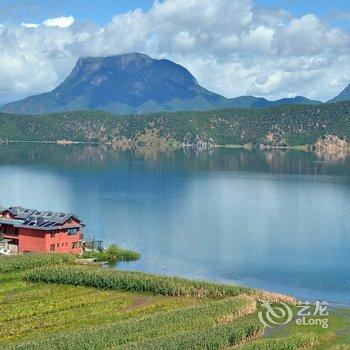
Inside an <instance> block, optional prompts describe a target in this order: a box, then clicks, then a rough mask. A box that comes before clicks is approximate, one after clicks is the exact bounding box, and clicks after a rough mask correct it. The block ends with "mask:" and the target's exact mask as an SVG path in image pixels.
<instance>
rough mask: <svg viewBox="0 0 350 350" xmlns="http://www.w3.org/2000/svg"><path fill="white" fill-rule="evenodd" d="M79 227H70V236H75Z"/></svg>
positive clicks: (68, 231)
mask: <svg viewBox="0 0 350 350" xmlns="http://www.w3.org/2000/svg"><path fill="white" fill-rule="evenodd" d="M78 231H79V228H77V227H75V228H69V229H68V230H67V233H68V236H74V235H76V234H77V233H78Z"/></svg>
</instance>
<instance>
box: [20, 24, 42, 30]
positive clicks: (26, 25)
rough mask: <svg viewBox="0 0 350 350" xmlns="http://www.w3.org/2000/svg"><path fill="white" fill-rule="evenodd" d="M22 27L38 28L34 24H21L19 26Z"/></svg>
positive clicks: (37, 25)
mask: <svg viewBox="0 0 350 350" xmlns="http://www.w3.org/2000/svg"><path fill="white" fill-rule="evenodd" d="M21 26H22V27H25V28H32V29H33V28H38V27H39V24H36V23H22V24H21Z"/></svg>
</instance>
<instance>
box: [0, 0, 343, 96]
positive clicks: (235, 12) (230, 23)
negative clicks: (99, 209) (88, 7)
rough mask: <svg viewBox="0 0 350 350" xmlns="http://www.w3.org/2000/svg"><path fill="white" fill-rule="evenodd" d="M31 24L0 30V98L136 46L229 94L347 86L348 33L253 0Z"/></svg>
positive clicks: (178, 0)
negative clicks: (97, 21)
mask: <svg viewBox="0 0 350 350" xmlns="http://www.w3.org/2000/svg"><path fill="white" fill-rule="evenodd" d="M73 24H74V25H73ZM28 25H29V28H30V29H31V30H28ZM31 25H32V24H31V23H24V24H23V26H9V25H6V24H5V25H3V26H0V102H6V101H9V100H13V99H18V98H21V97H24V96H26V95H30V94H34V93H39V92H44V91H48V90H50V89H52V88H53V87H55V86H56V85H57V84H58V83H60V82H61V81H62V80H63V79H64V78H65V77H66V76H67V75H68V74H69V72H70V71H71V69H72V67H73V66H74V63H75V62H76V60H77V59H78V58H79V57H81V56H88V55H92V56H102V55H103V56H105V55H113V54H120V53H124V52H133V51H138V52H144V53H146V54H149V55H150V56H152V57H155V58H168V59H171V60H174V61H176V62H177V63H179V64H182V65H184V66H185V67H186V68H188V69H189V70H190V71H191V72H192V73H193V74H194V75H195V77H196V78H197V80H198V81H199V83H201V84H202V85H203V86H204V87H206V88H208V89H211V90H213V91H215V92H218V93H221V94H223V95H225V96H227V97H234V96H239V95H244V94H254V95H260V96H264V97H267V98H280V97H284V96H293V95H306V96H307V97H310V98H317V99H323V100H325V99H328V98H331V97H333V96H334V95H336V94H337V93H339V92H340V90H341V89H343V88H344V87H345V86H346V85H347V84H348V83H349V82H350V33H349V32H348V31H346V30H343V29H339V28H333V27H330V26H329V25H328V24H327V23H325V22H323V21H322V20H321V19H320V18H318V17H317V16H315V15H314V14H306V15H304V16H301V17H293V16H292V15H291V14H290V13H288V12H286V11H284V10H283V9H271V8H266V7H265V8H263V7H255V6H254V5H253V2H252V1H251V0H165V1H162V2H158V1H156V2H154V4H153V6H152V8H151V9H150V10H148V11H142V10H141V9H137V10H134V11H130V12H127V13H124V14H119V15H116V16H114V17H113V18H112V19H111V21H110V23H108V24H107V25H106V26H105V27H97V26H96V25H94V24H92V23H83V22H75V21H74V18H73V17H72V16H69V17H58V18H52V19H48V20H46V21H44V22H43V23H42V24H41V25H39V26H34V24H33V26H31ZM62 28H64V30H62Z"/></svg>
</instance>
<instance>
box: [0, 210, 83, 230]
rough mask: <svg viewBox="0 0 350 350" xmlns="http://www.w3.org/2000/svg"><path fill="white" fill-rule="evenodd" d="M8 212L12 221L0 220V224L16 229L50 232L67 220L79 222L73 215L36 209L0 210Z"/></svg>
mask: <svg viewBox="0 0 350 350" xmlns="http://www.w3.org/2000/svg"><path fill="white" fill-rule="evenodd" d="M4 212H9V213H10V214H12V216H13V218H12V219H5V218H0V223H11V224H12V225H14V226H16V227H26V228H36V229H40V230H52V229H54V228H57V226H61V225H63V224H64V223H66V222H67V221H68V220H69V219H72V218H73V219H75V220H76V221H77V222H78V223H80V222H81V220H80V219H79V218H78V217H77V216H76V215H74V214H72V213H69V214H65V213H61V212H53V211H39V210H36V209H26V208H22V207H17V206H16V207H9V208H7V209H5V210H2V211H1V213H4Z"/></svg>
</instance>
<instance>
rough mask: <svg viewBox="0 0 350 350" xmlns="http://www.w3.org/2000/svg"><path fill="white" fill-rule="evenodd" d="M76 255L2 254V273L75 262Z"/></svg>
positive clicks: (0, 260) (0, 265) (0, 268)
mask: <svg viewBox="0 0 350 350" xmlns="http://www.w3.org/2000/svg"><path fill="white" fill-rule="evenodd" d="M75 259H76V258H75V256H74V255H71V254H47V253H41V254H40V253H37V254H22V255H11V256H0V273H6V272H12V271H16V270H17V271H20V270H21V271H22V270H26V269H30V268H33V267H39V266H50V265H56V264H61V263H68V262H73V261H74V260H75Z"/></svg>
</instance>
